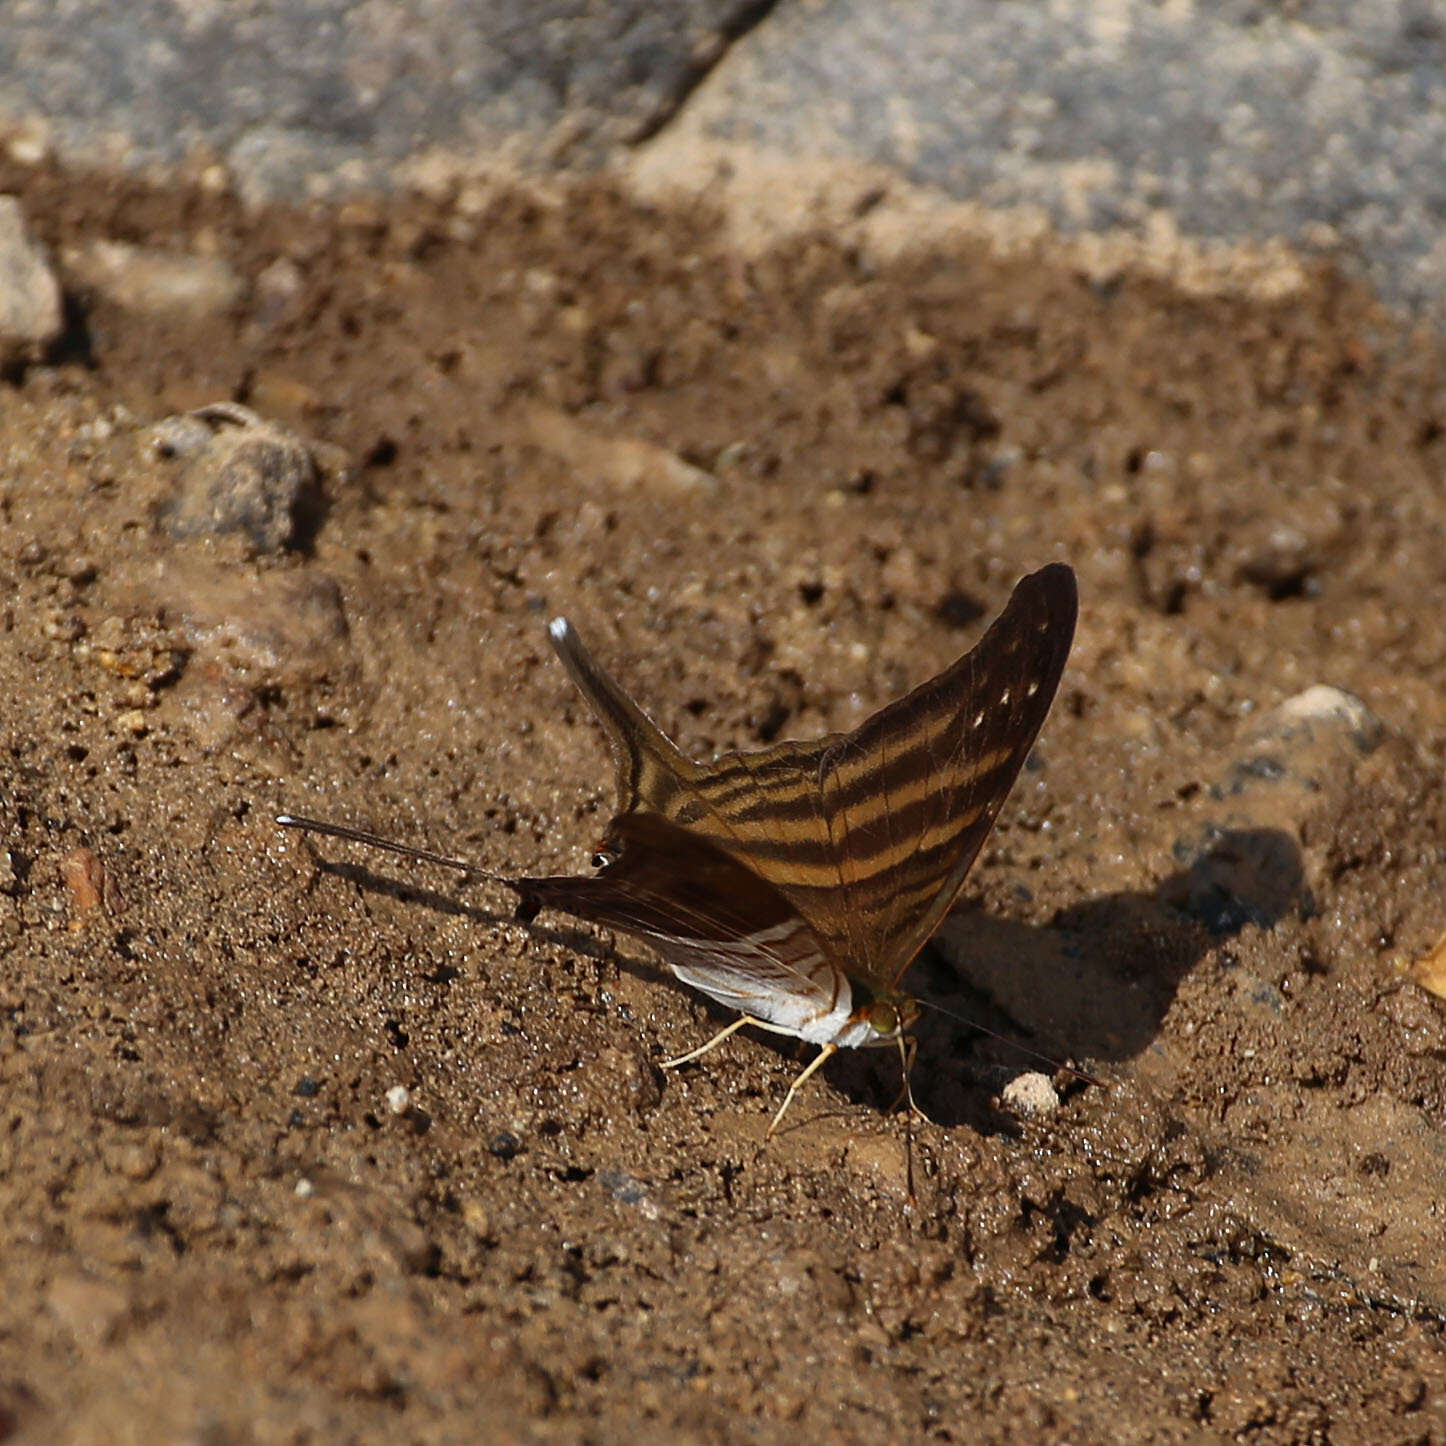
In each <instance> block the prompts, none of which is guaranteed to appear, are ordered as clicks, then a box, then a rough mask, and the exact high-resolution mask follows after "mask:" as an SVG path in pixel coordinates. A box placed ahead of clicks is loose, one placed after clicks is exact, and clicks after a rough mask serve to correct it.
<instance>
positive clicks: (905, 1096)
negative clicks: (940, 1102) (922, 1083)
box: [884, 1034, 927, 1119]
mask: <svg viewBox="0 0 1446 1446" xmlns="http://www.w3.org/2000/svg"><path fill="white" fill-rule="evenodd" d="M898 1040H899V1066H900V1069H901V1071H902V1074H903V1079H902V1083H901V1084H900V1085H899V1092H898V1094H896V1095H895V1096H894V1099H893V1103H891V1104H890V1105H889V1107H888V1109H887V1110H885V1111H884V1113H885V1114H889V1115H891V1114H893V1112H894V1111H895V1110H896V1109H898V1108H899V1106H900V1105H901V1104H903V1103H904V1101H905V1100H907V1101H908V1102H909V1113H910V1114H911V1115H918V1116H919V1118H920V1119H925V1118H927V1116H926V1115H925V1114H924V1112H923V1110H921V1109H920V1108H919V1106H918V1104H917V1103H916V1102H915V1100H914V1085H913V1074H914V1058H915V1056H916V1055H917V1054H918V1053H919V1041H918V1040H917V1039H915V1038H914V1036H913V1035H912V1034H910V1035H903V1034H901V1035H899V1036H898Z"/></svg>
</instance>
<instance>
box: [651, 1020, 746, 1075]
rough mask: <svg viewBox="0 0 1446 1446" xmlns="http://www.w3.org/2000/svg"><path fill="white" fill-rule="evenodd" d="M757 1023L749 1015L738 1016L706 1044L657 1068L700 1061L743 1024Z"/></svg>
mask: <svg viewBox="0 0 1446 1446" xmlns="http://www.w3.org/2000/svg"><path fill="white" fill-rule="evenodd" d="M757 1023H759V1021H758V1020H756V1019H755V1018H754V1017H753V1016H752V1015H751V1014H742V1015H739V1017H738V1018H737V1019H735V1020H734V1021H733V1023H732V1024H730V1025H729V1026H728V1027H727V1028H726V1029H720V1030H719V1031H718V1033H717V1034H715V1035H714V1036H713V1038H712V1039H710V1040H709V1041H708V1042H707V1044H700V1045H699V1046H698V1048H697V1049H690V1050H689V1051H688V1052H687V1054H680V1055H678V1056H677V1057H676V1058H674V1059H665V1060H664V1061H663V1063H662V1064H661V1065H660V1066H659V1068H660V1069H677V1067H678V1066H679V1065H680V1064H687V1063H689V1061H691V1060H695V1059H700V1058H702V1056H703V1055H705V1054H707V1053H708V1051H709V1050H710V1049H714V1048H716V1047H717V1046H718V1045H720V1044H722V1043H723V1041H724V1040H725V1039H727V1038H728V1036H729V1035H730V1034H737V1033H738V1031H739V1030H740V1029H742V1028H743V1026H744V1025H745V1024H757Z"/></svg>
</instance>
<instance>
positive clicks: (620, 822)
mask: <svg viewBox="0 0 1446 1446" xmlns="http://www.w3.org/2000/svg"><path fill="white" fill-rule="evenodd" d="M1076 609H1077V601H1076V588H1075V580H1074V574H1073V572H1072V571H1071V570H1070V569H1069V568H1068V567H1066V566H1064V565H1063V564H1053V565H1051V566H1049V567H1046V568H1043V569H1041V570H1040V571H1039V572H1036V573H1033V574H1031V575H1030V576H1029V577H1026V578H1024V579H1023V580H1022V581H1021V582H1020V583H1019V585H1018V586H1017V587H1016V588H1015V590H1014V594H1013V596H1012V597H1011V598H1010V601H1009V604H1008V606H1007V607H1006V608H1005V610H1004V612H1003V613H1002V614H1001V615H1000V617H999V618H998V619H997V620H996V621H995V623H994V625H993V626H992V627H991V628H990V629H989V630H988V632H987V633H986V634H985V635H984V637H983V638H982V639H981V640H980V642H979V643H978V644H977V646H976V647H975V648H974V649H973V650H972V651H971V652H969V653H966V654H965V655H964V656H963V657H962V658H960V659H959V660H958V661H957V662H956V663H954V664H953V666H952V667H950V668H948V669H946V670H945V671H944V672H943V673H940V674H939V675H938V676H937V677H935V678H933V679H931V680H930V681H929V682H927V683H924V684H922V685H921V686H920V687H918V688H916V689H915V690H914V691H913V692H911V693H909V694H908V695H907V696H906V697H904V698H901V699H899V700H898V701H897V702H895V703H892V704H890V705H889V706H888V707H886V708H884V709H883V710H882V711H880V712H879V713H876V714H874V716H873V717H871V718H869V719H868V720H866V721H865V722H864V723H863V724H861V725H860V726H859V727H858V728H857V729H855V730H854V731H853V732H851V733H846V734H831V735H828V736H826V737H824V738H821V739H819V740H817V741H815V742H812V743H793V742H785V743H780V744H776V745H774V746H773V747H770V748H765V749H761V750H758V751H755V752H748V753H742V752H739V753H729V754H724V755H723V756H721V757H719V758H718V759H716V760H715V761H714V762H713V763H711V764H699V763H695V762H693V761H692V760H690V759H688V758H686V757H684V755H683V754H681V753H680V752H679V751H678V750H677V749H676V748H675V747H674V746H673V745H672V743H670V742H669V741H668V739H667V738H666V737H665V736H664V735H663V734H662V732H661V731H660V730H659V729H658V728H657V727H656V726H655V725H654V724H653V723H652V722H651V720H649V719H648V717H647V716H646V715H645V714H644V713H643V712H642V710H641V709H639V708H638V706H637V705H636V704H635V703H634V702H633V701H632V700H631V699H630V698H629V697H628V696H627V694H625V693H624V692H623V691H622V689H621V688H620V687H619V686H618V685H617V683H616V682H615V681H614V680H613V679H612V678H611V677H609V676H608V674H607V673H606V672H605V671H604V670H603V669H602V668H601V667H599V665H598V664H597V663H596V661H595V660H594V659H593V658H592V656H591V655H590V654H589V653H588V652H587V650H586V649H585V648H584V647H583V645H582V642H581V640H580V639H579V638H578V636H577V634H576V633H575V632H574V631H573V630H572V629H571V627H569V626H568V625H567V624H566V623H565V622H563V621H562V620H559V621H558V622H556V623H554V624H553V625H552V629H551V632H552V638H553V643H554V646H555V647H556V648H557V651H558V654H559V656H560V657H561V658H562V660H563V662H564V664H565V665H566V666H567V668H568V671H569V673H570V674H571V675H572V677H573V680H574V681H575V682H576V683H577V685H578V687H579V688H580V689H581V690H582V692H583V694H584V696H585V697H586V698H587V700H588V702H589V704H590V705H591V707H592V709H593V711H594V712H595V713H596V714H597V716H598V718H599V720H600V721H601V723H602V724H603V727H604V729H605V730H606V732H607V734H608V736H609V740H610V742H611V745H612V751H613V755H614V761H615V764H616V768H617V790H618V808H619V812H618V816H617V817H616V818H615V819H614V821H613V824H612V826H611V829H610V841H611V842H612V843H613V844H614V846H616V847H617V848H619V849H620V850H621V852H620V854H619V856H618V858H617V859H616V861H615V862H614V863H613V864H611V865H609V867H607V868H605V869H604V870H603V871H602V872H601V873H600V874H599V875H597V876H596V877H595V878H593V879H555V880H524V881H522V882H523V884H524V885H525V886H526V889H527V891H528V893H529V896H530V897H531V898H535V899H537V901H538V902H539V903H548V904H552V905H553V906H554V907H557V908H560V909H563V910H565V911H567V912H570V913H573V914H577V915H580V916H582V917H585V918H589V919H594V920H596V921H597V922H599V923H604V924H611V925H613V926H614V927H616V928H619V929H622V930H624V931H625V932H628V933H631V934H635V935H639V936H641V937H644V938H646V939H647V940H648V941H649V942H651V943H653V944H654V946H655V947H657V948H658V950H659V952H660V953H662V954H663V956H664V957H665V958H667V959H668V960H669V962H670V963H672V964H673V966H674V969H675V972H678V973H679V974H680V976H681V977H685V978H687V979H688V982H690V983H694V984H696V985H697V987H699V988H702V989H703V990H704V991H705V992H706V993H709V994H712V995H713V996H714V997H715V998H719V999H723V1000H724V1002H731V996H732V994H733V993H734V990H735V988H736V986H737V980H736V979H735V982H734V984H731V985H730V986H729V989H728V990H727V991H726V995H727V996H728V997H725V991H722V990H721V988H715V987H714V985H715V984H717V985H719V986H721V985H722V984H723V982H724V980H723V975H724V973H725V972H727V973H728V974H729V977H730V978H732V977H733V976H739V977H741V979H742V981H743V982H745V983H746V982H748V981H750V980H751V981H752V982H753V983H754V984H755V985H756V988H757V991H758V992H761V993H764V994H767V993H769V992H770V991H778V990H780V989H782V990H793V991H797V992H799V993H800V994H806V995H808V997H809V998H810V999H811V1000H815V1001H821V1000H822V999H823V998H824V996H825V995H826V994H828V993H829V992H832V993H833V994H834V995H835V996H837V993H838V988H839V985H838V978H839V976H840V975H841V976H842V977H843V978H845V979H850V978H851V979H854V980H857V981H859V982H861V983H863V984H865V985H867V986H868V987H870V988H872V989H875V990H881V989H882V990H887V989H892V988H893V987H894V986H895V985H896V984H897V981H898V978H899V976H900V975H901V974H902V973H903V971H904V969H905V968H906V967H907V965H908V963H909V961H910V960H911V959H912V958H913V956H914V954H915V953H916V952H917V951H918V949H919V948H920V947H921V946H922V945H923V944H924V942H925V941H926V940H927V939H928V937H929V935H930V934H931V933H932V932H933V931H934V929H935V927H936V926H937V925H938V923H939V922H940V920H941V919H942V918H943V916H944V914H945V913H947V911H948V910H949V908H950V906H951V905H952V904H953V902H954V900H955V898H956V897H957V895H958V893H959V890H960V888H961V887H962V885H963V882H964V878H965V875H966V874H967V873H968V870H969V867H970V865H971V864H972V863H973V861H974V858H975V855H976V854H977V853H978V851H979V848H980V846H981V845H982V843H983V841H984V839H985V837H986V836H987V835H988V833H989V830H990V828H991V827H992V826H993V823H994V819H995V816H996V815H997V814H998V812H999V809H1000V807H1001V806H1002V804H1003V802H1004V799H1005V798H1006V796H1007V795H1008V793H1009V790H1010V788H1011V787H1012V786H1013V783H1014V780H1015V778H1016V777H1017V775H1018V773H1019V770H1020V768H1021V767H1022V765H1023V763H1024V760H1025V758H1026V756H1027V755H1028V752H1029V749H1030V748H1031V747H1032V745H1033V743H1034V740H1035V738H1036V736H1037V735H1038V733H1039V730H1040V727H1041V726H1042V725H1043V723H1044V719H1045V717H1046V715H1047V714H1048V712H1049V708H1050V704H1051V703H1052V701H1053V699H1054V694H1055V690H1056V688H1057V686H1058V684H1059V679H1060V676H1061V674H1062V672H1063V670H1064V664H1065V660H1066V658H1067V656H1068V654H1069V648H1070V644H1071V641H1072V639H1073V636H1074V624H1075V615H1076ZM650 819H651V820H657V821H659V822H661V823H665V824H667V825H669V826H670V827H669V829H668V830H667V831H663V830H660V829H659V828H658V827H656V826H655V825H654V824H653V823H649V822H647V820H650ZM704 849H706V853H700V852H699V851H700V850H704ZM720 861H721V862H720ZM705 864H706V865H707V867H704V865H705ZM690 871H691V872H692V873H693V875H694V878H695V882H694V883H689V881H688V876H689V874H690ZM789 920H792V921H794V923H793V924H790V923H789ZM794 925H801V926H802V929H801V930H799V929H797V928H796V927H794ZM741 940H752V941H755V942H754V944H753V945H752V946H751V949H752V953H753V954H755V955H757V956H758V957H756V958H750V959H749V960H748V961H747V962H742V963H740V957H741V956H739V955H738V953H737V946H738V942H739V941H741ZM705 941H706V942H709V943H711V944H714V945H716V944H719V943H727V944H728V945H729V948H730V949H732V950H733V951H734V952H733V953H732V954H727V955H726V958H727V960H731V963H729V964H728V965H727V968H726V970H725V955H724V954H720V953H718V951H717V950H716V949H715V950H714V951H713V953H712V955H711V956H710V957H711V959H712V961H713V962H711V963H708V962H703V961H701V960H700V959H699V958H698V946H699V944H700V943H701V942H705ZM782 941H787V943H786V946H785V944H784V943H783V942H782ZM670 951H671V952H670ZM679 951H691V952H690V953H689V955H688V958H689V961H691V962H688V963H686V964H685V965H684V967H686V969H687V970H688V972H687V974H685V973H684V968H680V967H679V965H680V961H679V959H678V958H677V955H678V953H679ZM725 952H726V951H725ZM700 968H701V969H702V970H703V971H704V976H705V977H706V978H707V979H708V980H709V982H706V983H705V982H701V981H700V980H699V979H698V978H697V977H696V976H697V971H698V969H700ZM775 976H776V977H775ZM735 1007H739V1008H744V1007H745V1006H743V1005H741V1004H740V1005H737V1006H735ZM747 1009H748V1012H750V1013H754V1014H757V1013H758V1010H757V1009H756V1008H755V1007H754V1006H753V1005H751V1004H750V1005H748V1006H747ZM760 1017H761V1016H760Z"/></svg>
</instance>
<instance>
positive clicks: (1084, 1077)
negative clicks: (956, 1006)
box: [916, 999, 1110, 1093]
mask: <svg viewBox="0 0 1446 1446" xmlns="http://www.w3.org/2000/svg"><path fill="white" fill-rule="evenodd" d="M916 1002H917V1003H919V1004H921V1005H923V1007H924V1008H925V1009H932V1010H933V1011H934V1013H935V1014H942V1015H943V1016H944V1017H945V1018H946V1019H952V1020H954V1021H956V1023H959V1024H967V1025H968V1026H969V1028H970V1029H977V1030H978V1031H979V1033H980V1034H987V1035H988V1036H989V1038H990V1039H997V1040H998V1041H999V1042H1000V1043H1001V1044H1007V1045H1008V1046H1009V1047H1010V1048H1011V1049H1017V1050H1018V1051H1019V1052H1020V1053H1021V1054H1027V1055H1028V1056H1029V1057H1030V1058H1031V1059H1037V1060H1038V1061H1039V1062H1040V1063H1041V1064H1047V1065H1048V1066H1049V1067H1050V1068H1051V1069H1062V1070H1063V1071H1064V1072H1065V1073H1066V1074H1068V1075H1073V1076H1074V1078H1075V1079H1077V1080H1079V1081H1080V1083H1081V1084H1087V1085H1094V1086H1095V1087H1096V1088H1097V1089H1102V1090H1104V1091H1105V1092H1106V1093H1108V1092H1109V1088H1110V1087H1109V1085H1107V1084H1106V1083H1105V1082H1104V1080H1102V1079H1097V1078H1096V1077H1095V1076H1094V1075H1092V1074H1086V1073H1085V1071H1084V1070H1082V1069H1076V1068H1075V1067H1074V1066H1073V1065H1072V1064H1066V1063H1065V1062H1064V1061H1063V1060H1061V1059H1055V1058H1054V1056H1053V1055H1049V1054H1043V1053H1041V1052H1040V1051H1039V1050H1037V1049H1031V1048H1030V1047H1029V1046H1028V1045H1027V1044H1021V1043H1020V1042H1019V1041H1018V1040H1017V1039H1011V1038H1010V1037H1009V1036H1008V1035H1007V1034H1000V1033H999V1032H998V1031H997V1030H993V1029H990V1028H989V1026H988V1025H987V1024H980V1023H978V1021H976V1020H973V1019H966V1018H965V1016H964V1015H962V1014H956V1013H955V1012H954V1011H953V1010H952V1009H945V1008H944V1006H943V1005H942V1004H935V1003H933V1001H932V1000H928V999H917V1000H916Z"/></svg>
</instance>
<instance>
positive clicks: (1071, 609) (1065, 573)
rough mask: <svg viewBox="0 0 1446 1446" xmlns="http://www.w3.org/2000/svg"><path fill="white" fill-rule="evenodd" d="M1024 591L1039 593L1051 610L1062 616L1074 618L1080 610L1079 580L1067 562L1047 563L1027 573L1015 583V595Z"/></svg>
mask: <svg viewBox="0 0 1446 1446" xmlns="http://www.w3.org/2000/svg"><path fill="white" fill-rule="evenodd" d="M1022 592H1023V593H1036V594H1038V595H1039V596H1040V597H1042V598H1044V599H1045V600H1046V601H1047V603H1048V605H1049V608H1050V610H1051V612H1057V613H1059V614H1060V615H1061V617H1063V616H1065V615H1068V616H1069V617H1070V618H1073V617H1074V615H1075V614H1076V613H1077V612H1078V611H1079V582H1078V581H1077V580H1076V578H1075V575H1074V568H1072V567H1071V566H1070V565H1069V563H1067V562H1050V563H1046V564H1045V566H1043V567H1041V568H1040V569H1039V570H1038V571H1036V572H1031V573H1027V574H1026V575H1025V576H1024V577H1022V578H1020V579H1019V581H1018V582H1017V583H1016V584H1015V585H1014V596H1018V595H1019V594H1020V593H1022Z"/></svg>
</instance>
